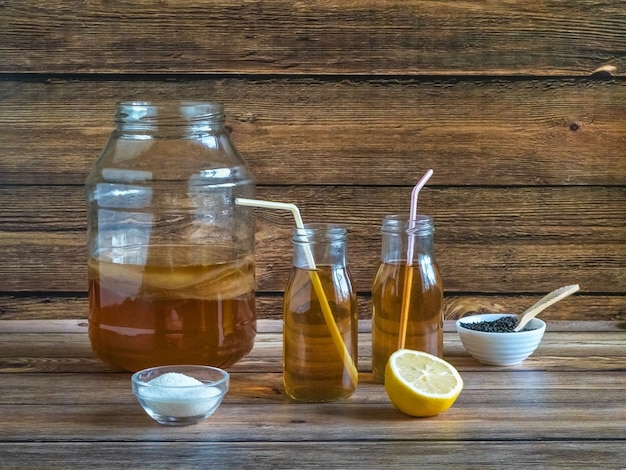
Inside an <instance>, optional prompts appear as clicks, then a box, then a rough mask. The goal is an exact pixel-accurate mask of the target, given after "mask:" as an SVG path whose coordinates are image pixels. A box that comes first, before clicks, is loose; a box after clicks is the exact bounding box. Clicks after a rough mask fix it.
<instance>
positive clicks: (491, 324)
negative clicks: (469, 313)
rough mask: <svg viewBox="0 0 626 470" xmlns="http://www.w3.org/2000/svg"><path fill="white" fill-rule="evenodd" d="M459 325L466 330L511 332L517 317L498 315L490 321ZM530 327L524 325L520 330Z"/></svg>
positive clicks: (526, 329)
mask: <svg viewBox="0 0 626 470" xmlns="http://www.w3.org/2000/svg"><path fill="white" fill-rule="evenodd" d="M461 325H462V326H463V328H467V329H468V330H474V331H484V332H486V333H513V332H514V330H515V325H517V317H500V318H497V319H495V320H490V321H489V320H486V321H478V322H461ZM531 329H532V328H528V327H526V328H524V329H523V330H522V331H528V330H531Z"/></svg>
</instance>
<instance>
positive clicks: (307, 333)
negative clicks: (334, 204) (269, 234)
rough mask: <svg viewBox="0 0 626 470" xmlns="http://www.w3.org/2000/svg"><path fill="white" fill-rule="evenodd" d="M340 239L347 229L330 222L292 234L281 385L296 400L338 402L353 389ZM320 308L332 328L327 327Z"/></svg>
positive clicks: (351, 309) (348, 291)
mask: <svg viewBox="0 0 626 470" xmlns="http://www.w3.org/2000/svg"><path fill="white" fill-rule="evenodd" d="M346 237H347V230H346V229H345V228H344V227H342V226H340V225H333V224H307V225H305V227H304V228H296V229H295V232H294V236H293V243H294V264H293V270H292V273H291V276H290V278H289V281H288V283H287V287H286V289H285V299H284V311H283V314H284V325H283V382H284V387H285V392H286V393H287V394H288V395H289V396H290V397H291V398H292V399H294V400H297V401H303V402H328V401H335V400H340V399H343V398H348V397H349V396H351V395H352V394H353V393H354V391H355V390H356V387H357V383H356V381H357V378H356V377H355V375H356V374H354V375H351V372H350V368H349V367H346V361H351V362H352V365H353V368H354V369H353V370H356V368H357V336H358V323H357V300H356V294H355V293H354V292H353V289H352V280H351V277H350V273H349V270H348V266H347V246H346V245H347V243H346ZM311 260H313V261H314V267H315V269H311ZM316 283H317V285H318V288H317V289H316V286H315V284H316ZM319 286H321V289H322V290H323V297H324V298H320V295H319V291H318V289H319ZM324 303H326V307H325V305H324ZM325 308H329V309H330V312H331V313H332V320H331V321H332V322H333V324H334V326H333V325H329V324H328V317H325V315H324V309H325ZM330 328H336V329H337V330H338V332H339V334H340V339H341V341H342V342H343V345H345V351H347V353H348V355H346V356H342V354H341V352H340V350H339V348H338V343H337V340H336V339H335V340H334V339H333V337H332V335H331V331H330Z"/></svg>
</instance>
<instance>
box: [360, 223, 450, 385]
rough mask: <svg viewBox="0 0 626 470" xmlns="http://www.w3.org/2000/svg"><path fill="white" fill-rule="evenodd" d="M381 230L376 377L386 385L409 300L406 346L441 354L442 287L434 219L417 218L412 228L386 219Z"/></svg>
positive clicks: (375, 314) (375, 326) (375, 324)
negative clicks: (409, 254)
mask: <svg viewBox="0 0 626 470" xmlns="http://www.w3.org/2000/svg"><path fill="white" fill-rule="evenodd" d="M407 230H409V233H407ZM381 232H382V247H381V262H380V266H379V268H378V272H377V273H376V277H375V278H374V283H373V286H372V373H373V375H374V379H375V380H377V381H379V382H383V381H384V377H385V366H386V365H387V361H388V360H389V357H390V356H391V354H392V353H394V352H395V351H396V350H397V349H399V347H400V331H401V322H400V319H401V315H402V309H403V302H408V305H407V306H405V308H406V309H407V313H408V316H407V326H406V336H405V343H404V347H405V348H407V349H414V350H418V351H424V352H427V353H430V354H433V355H435V356H439V357H441V356H442V355H443V285H442V281H441V276H440V273H439V268H438V266H437V263H436V261H435V255H434V247H433V234H434V225H433V223H432V219H431V218H429V217H427V216H423V215H418V217H417V219H416V220H414V221H412V224H411V228H410V229H409V221H408V220H407V219H403V218H401V217H399V216H395V215H391V216H387V217H386V218H385V219H384V221H383V226H382V229H381ZM409 237H413V241H412V243H409ZM409 247H411V250H412V256H411V258H412V263H411V265H410V266H408V265H407V252H408V249H409ZM409 281H410V282H409ZM407 293H408V297H407V298H406V300H405V299H404V297H405V295H407ZM407 307H408V308H407Z"/></svg>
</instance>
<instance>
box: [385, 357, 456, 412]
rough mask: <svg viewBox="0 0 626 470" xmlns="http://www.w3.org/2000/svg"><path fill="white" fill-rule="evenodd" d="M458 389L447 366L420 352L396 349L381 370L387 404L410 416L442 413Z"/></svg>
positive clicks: (454, 398) (451, 402)
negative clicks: (383, 376)
mask: <svg viewBox="0 0 626 470" xmlns="http://www.w3.org/2000/svg"><path fill="white" fill-rule="evenodd" d="M462 389H463V379H462V378H461V375H460V374H459V372H458V371H457V370H456V369H455V368H454V367H453V366H452V365H451V364H450V363H448V362H446V361H445V360H443V359H441V358H439V357H437V356H433V355H431V354H428V353H425V352H422V351H413V350H411V349H399V350H398V351H396V352H394V353H393V354H392V355H391V357H390V358H389V361H388V362H387V366H386V368H385V391H386V392H387V395H388V396H389V399H390V400H391V403H392V404H393V405H394V406H395V407H396V408H397V409H398V410H400V411H402V412H403V413H405V414H408V415H411V416H434V415H437V414H439V413H442V412H444V411H446V410H447V409H448V408H450V407H451V406H452V405H453V404H454V402H455V401H456V399H457V397H458V396H459V394H460V393H461V390H462Z"/></svg>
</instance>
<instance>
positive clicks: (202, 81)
mask: <svg viewBox="0 0 626 470" xmlns="http://www.w3.org/2000/svg"><path fill="white" fill-rule="evenodd" d="M0 97H2V106H3V109H2V112H1V113H0V135H1V136H2V137H1V138H0V183H10V184H41V185H45V184H55V185H56V184H83V182H84V180H85V177H86V175H87V173H88V169H89V167H90V165H91V164H92V163H93V162H94V161H95V159H96V158H97V155H98V154H99V153H100V151H101V149H102V148H103V147H104V145H105V143H106V141H107V139H108V135H109V133H110V131H111V130H112V127H113V116H114V110H115V108H114V106H115V102H116V101H118V100H124V99H132V100H137V99H164V98H172V97H186V98H195V99H204V100H206V99H212V100H216V101H222V102H224V103H225V106H226V110H227V114H228V125H229V126H230V128H231V129H232V134H233V140H234V141H235V143H236V145H237V146H238V148H239V150H240V152H241V154H242V155H243V156H244V157H245V159H246V160H247V161H248V162H249V164H250V166H251V168H252V170H253V172H254V174H255V177H256V179H257V183H258V184H259V185H285V184H320V185H354V184H357V185H394V186H397V185H407V186H412V185H413V184H415V182H416V181H417V180H418V179H419V177H421V175H422V174H423V172H424V171H425V170H424V169H425V168H433V169H434V170H435V176H434V178H433V179H432V180H431V182H430V183H429V184H430V185H435V186H437V185H462V186H485V185H492V186H494V185H495V186H503V185H504V186H520V185H522V186H523V185H526V186H537V185H621V186H624V185H625V184H626V158H625V150H624V149H626V132H624V131H625V130H626V124H625V123H626V107H625V106H623V104H624V103H626V81H623V80H612V81H594V80H591V81H589V80H571V79H567V80H556V79H546V80H538V79H530V80H521V81H518V80H515V81H510V80H508V81H507V80H503V79H498V80H491V79H486V80H458V79H455V78H451V79H449V80H445V79H442V80H439V81H432V80H425V81H422V80H417V79H387V80H382V79H374V78H370V79H359V80H355V79H347V78H338V79H320V78H309V79H292V78H269V79H258V78H250V79H210V78H202V77H201V78H198V79H194V80H192V81H177V82H169V81H162V80H159V81H157V80H152V81H147V80H139V81H124V80H122V81H119V82H118V81H107V80H104V81H100V80H99V81H96V82H94V81H90V80H78V81H67V80H61V81H58V80H53V81H52V82H44V83H32V82H21V81H14V80H13V81H7V82H2V81H0ZM26 149H28V150H26Z"/></svg>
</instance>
